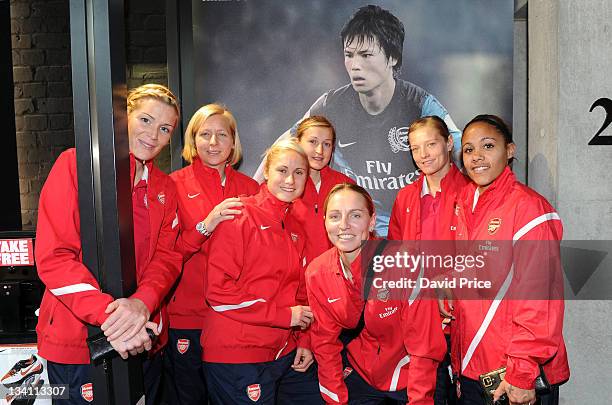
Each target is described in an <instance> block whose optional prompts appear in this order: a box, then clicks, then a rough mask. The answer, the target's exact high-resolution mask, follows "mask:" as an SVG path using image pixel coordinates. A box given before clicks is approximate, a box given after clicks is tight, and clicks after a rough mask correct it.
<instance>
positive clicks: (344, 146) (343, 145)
mask: <svg viewBox="0 0 612 405" xmlns="http://www.w3.org/2000/svg"><path fill="white" fill-rule="evenodd" d="M356 143H357V142H356V141H355V142H348V143H342V142H340V141H338V146H339V147H340V148H346V147H347V146H351V145H355V144H356Z"/></svg>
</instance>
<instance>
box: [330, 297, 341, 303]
mask: <svg viewBox="0 0 612 405" xmlns="http://www.w3.org/2000/svg"><path fill="white" fill-rule="evenodd" d="M339 299H340V298H334V299H331V298H327V302H329V303H330V304H333V303H334V302H336V301H338V300H339Z"/></svg>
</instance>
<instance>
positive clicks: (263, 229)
mask: <svg viewBox="0 0 612 405" xmlns="http://www.w3.org/2000/svg"><path fill="white" fill-rule="evenodd" d="M271 226H272V225H268V226H263V225H260V226H259V227H260V228H261V230H262V231H265V230H266V229H268V228H269V227H271Z"/></svg>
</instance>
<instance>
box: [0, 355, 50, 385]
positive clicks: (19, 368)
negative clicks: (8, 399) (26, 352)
mask: <svg viewBox="0 0 612 405" xmlns="http://www.w3.org/2000/svg"><path fill="white" fill-rule="evenodd" d="M42 372H43V365H42V363H41V362H40V360H39V359H38V357H36V356H35V355H32V356H30V358H27V359H23V360H19V361H18V362H17V363H15V365H14V366H13V368H11V369H10V370H9V371H8V372H7V373H6V374H5V375H4V377H2V378H1V379H0V383H2V384H3V385H4V386H5V387H8V386H14V385H17V384H21V383H22V382H23V381H24V380H25V379H26V378H27V377H28V376H31V375H32V374H41V373H42Z"/></svg>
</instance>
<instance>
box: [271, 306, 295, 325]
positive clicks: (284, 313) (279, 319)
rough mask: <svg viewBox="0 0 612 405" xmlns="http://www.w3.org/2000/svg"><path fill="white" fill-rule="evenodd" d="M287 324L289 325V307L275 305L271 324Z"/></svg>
mask: <svg viewBox="0 0 612 405" xmlns="http://www.w3.org/2000/svg"><path fill="white" fill-rule="evenodd" d="M289 325H291V308H287V307H277V308H276V316H275V317H274V325H273V326H277V327H279V328H288V327H289Z"/></svg>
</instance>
